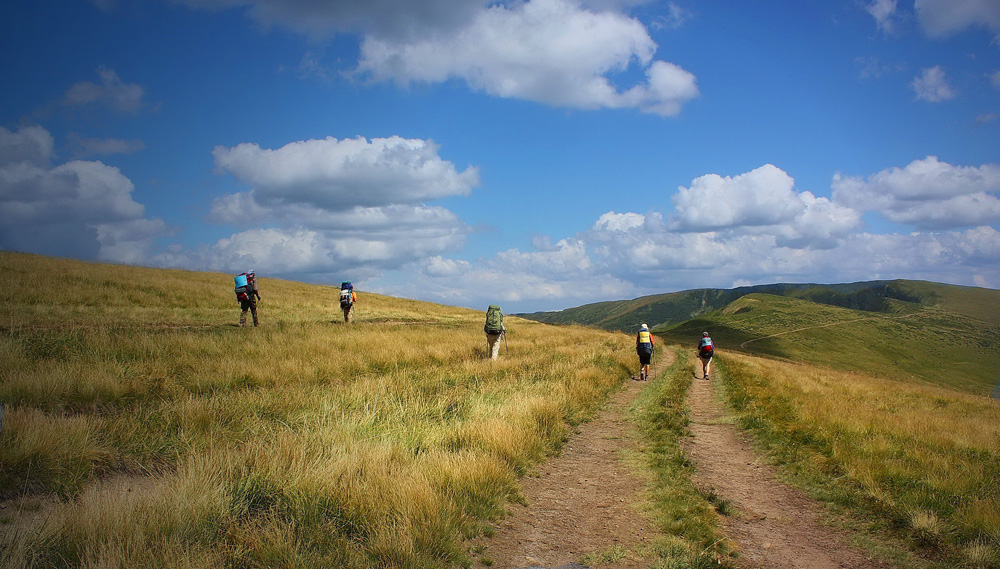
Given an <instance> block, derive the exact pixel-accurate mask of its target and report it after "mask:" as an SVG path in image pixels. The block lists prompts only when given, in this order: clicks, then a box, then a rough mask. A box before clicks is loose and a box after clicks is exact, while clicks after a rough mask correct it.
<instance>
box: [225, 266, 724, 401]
mask: <svg viewBox="0 0 1000 569" xmlns="http://www.w3.org/2000/svg"><path fill="white" fill-rule="evenodd" d="M233 280H234V281H235V282H236V289H235V292H236V300H237V301H238V302H239V303H240V326H246V325H247V312H248V311H249V312H250V313H251V314H252V315H253V325H254V326H259V325H260V322H259V321H258V319H257V301H258V300H260V291H259V290H258V288H257V275H256V273H254V271H252V270H250V271H248V272H245V273H240V274H238V275H236V276H235V277H234V279H233ZM357 301H358V294H357V293H356V292H354V285H352V284H351V281H344V282H342V283H340V309H341V311H343V313H344V322H351V320H352V318H353V315H354V304H355V303H357ZM483 333H485V334H486V353H487V356H489V358H490V359H491V360H495V359H497V356H499V355H500V340H503V341H504V343H505V344H506V342H507V328H506V327H505V326H504V324H503V311H502V310H501V309H500V307H499V306H498V305H496V304H491V305H490V306H489V308H487V309H486V324H484V325H483ZM654 343H655V341H654V340H653V334H652V332H650V331H649V326H647V325H645V324H642V325H640V326H639V333H638V334H636V337H635V351H636V353H637V354H638V355H639V380H640V381H645V380H647V379H649V366H650V363H651V362H652V360H653V352H654V346H653V344H654ZM714 351H715V345H714V344H713V343H712V338H710V337H709V336H708V332H705V333H704V334H702V337H701V339H700V340H699V341H698V358H699V359H701V371H702V376H703V377H704V379H708V374H709V371H711V367H712V357H713V355H714Z"/></svg>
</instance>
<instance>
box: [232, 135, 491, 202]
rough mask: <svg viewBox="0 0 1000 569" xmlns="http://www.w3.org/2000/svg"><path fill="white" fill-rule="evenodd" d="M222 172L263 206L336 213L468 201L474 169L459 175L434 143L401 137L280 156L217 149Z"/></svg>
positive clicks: (289, 147)
mask: <svg viewBox="0 0 1000 569" xmlns="http://www.w3.org/2000/svg"><path fill="white" fill-rule="evenodd" d="M213 154H214V156H215V163H216V166H217V167H218V168H220V169H221V170H224V171H226V172H229V173H231V174H232V175H233V176H235V177H236V178H237V179H239V180H240V181H241V182H243V183H245V184H247V185H249V186H251V187H253V188H254V196H255V199H256V200H257V201H258V202H259V203H261V204H265V205H274V204H278V203H281V204H295V203H297V204H302V205H306V206H312V207H318V208H320V209H324V210H330V211H337V210H342V209H346V208H351V207H355V206H379V205H386V204H397V203H416V202H421V201H424V200H432V199H436V198H443V197H446V196H454V195H468V193H469V192H470V191H471V188H472V187H473V186H476V185H478V184H479V174H478V172H477V171H476V169H475V168H467V169H466V170H465V171H463V172H458V171H457V170H456V169H455V166H454V165H453V164H452V163H451V162H448V161H446V160H442V159H441V158H440V156H438V146H437V145H436V144H434V143H433V142H431V141H426V140H419V139H405V138H401V137H398V136H393V137H390V138H374V139H372V140H370V141H369V140H366V139H364V138H362V137H358V138H354V139H344V140H338V139H336V138H332V137H330V138H326V139H323V140H306V141H299V142H292V143H289V144H286V145H285V146H283V147H281V148H278V149H276V150H271V149H262V148H260V146H258V145H256V144H253V143H244V144H240V145H238V146H235V147H232V148H226V147H222V146H219V147H216V149H215V151H214V152H213Z"/></svg>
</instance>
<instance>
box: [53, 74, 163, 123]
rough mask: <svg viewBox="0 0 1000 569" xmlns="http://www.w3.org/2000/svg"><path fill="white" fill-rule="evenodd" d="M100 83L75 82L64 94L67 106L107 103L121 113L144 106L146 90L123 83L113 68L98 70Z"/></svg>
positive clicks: (133, 112) (131, 111) (137, 109)
mask: <svg viewBox="0 0 1000 569" xmlns="http://www.w3.org/2000/svg"><path fill="white" fill-rule="evenodd" d="M97 75H98V76H99V77H100V79H101V82H100V83H99V84H97V83H92V82H90V81H81V82H79V83H76V84H74V85H73V86H72V87H70V88H69V90H68V91H66V94H65V95H64V96H63V104H64V105H67V106H72V107H76V106H84V105H95V104H96V105H107V106H108V107H110V108H111V109H112V110H113V111H115V112H119V113H129V114H135V113H138V112H139V111H140V110H141V109H142V108H143V107H144V106H145V103H144V102H143V100H142V98H143V95H144V90H143V88H142V87H141V86H140V85H135V84H130V83H123V82H122V80H121V79H120V78H119V77H118V74H117V73H115V71H114V70H113V69H107V68H105V67H101V68H99V69H98V70H97Z"/></svg>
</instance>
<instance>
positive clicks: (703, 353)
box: [635, 324, 715, 381]
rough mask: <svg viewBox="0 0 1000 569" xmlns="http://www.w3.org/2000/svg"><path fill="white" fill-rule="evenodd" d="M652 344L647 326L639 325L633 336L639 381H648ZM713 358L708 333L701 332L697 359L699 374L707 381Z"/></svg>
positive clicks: (713, 347) (713, 345) (651, 337)
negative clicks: (699, 362) (637, 359)
mask: <svg viewBox="0 0 1000 569" xmlns="http://www.w3.org/2000/svg"><path fill="white" fill-rule="evenodd" d="M654 343H655V341H654V340H653V334H652V333H651V332H650V331H649V326H647V325H645V324H640V325H639V333H638V334H636V335H635V353H636V354H638V355H639V378H638V379H639V381H645V380H647V379H649V364H650V362H652V360H653V351H654V348H653V344H654ZM714 356H715V344H714V343H713V342H712V338H711V337H709V335H708V332H703V333H702V335H701V339H700V340H698V359H699V360H701V374H702V377H703V378H704V379H708V374H709V372H710V371H711V369H712V358H713V357H714Z"/></svg>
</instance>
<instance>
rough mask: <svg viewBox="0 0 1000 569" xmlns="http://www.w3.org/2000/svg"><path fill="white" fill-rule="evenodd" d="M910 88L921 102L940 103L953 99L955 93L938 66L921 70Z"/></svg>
mask: <svg viewBox="0 0 1000 569" xmlns="http://www.w3.org/2000/svg"><path fill="white" fill-rule="evenodd" d="M912 86H913V91H914V92H915V93H916V94H917V99H919V100H921V101H927V102H929V103H940V102H942V101H947V100H948V99H953V98H954V97H955V92H954V91H953V90H952V89H951V87H950V86H949V85H948V78H947V77H945V74H944V70H943V69H941V66H939V65H938V66H934V67H928V68H925V69H921V70H920V74H919V75H917V76H916V77H915V78H914V79H913V83H912Z"/></svg>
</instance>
